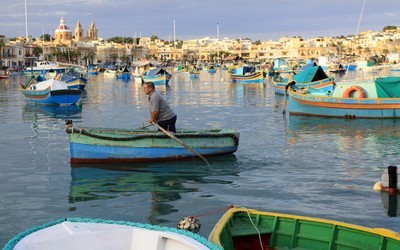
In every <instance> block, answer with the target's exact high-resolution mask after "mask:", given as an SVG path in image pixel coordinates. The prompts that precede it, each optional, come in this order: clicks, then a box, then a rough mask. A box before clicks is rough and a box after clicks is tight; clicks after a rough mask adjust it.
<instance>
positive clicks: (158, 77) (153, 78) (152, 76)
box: [142, 68, 172, 85]
mask: <svg viewBox="0 0 400 250" xmlns="http://www.w3.org/2000/svg"><path fill="white" fill-rule="evenodd" d="M171 77H172V75H171V74H170V73H168V72H167V71H166V70H165V69H163V68H157V69H152V70H148V71H146V72H144V73H143V75H142V79H143V81H144V82H153V83H154V85H168V83H169V80H171Z"/></svg>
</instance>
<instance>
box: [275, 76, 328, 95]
mask: <svg viewBox="0 0 400 250" xmlns="http://www.w3.org/2000/svg"><path fill="white" fill-rule="evenodd" d="M271 82H272V85H274V87H275V93H276V94H279V95H285V92H286V85H287V84H288V82H287V81H285V82H279V81H275V80H274V79H272V81H271ZM295 86H296V88H297V89H301V88H313V89H315V90H319V91H326V92H328V91H331V92H333V89H334V86H335V83H334V81H333V80H332V79H331V78H327V79H324V80H320V81H314V82H305V83H303V82H298V83H296V85H295Z"/></svg>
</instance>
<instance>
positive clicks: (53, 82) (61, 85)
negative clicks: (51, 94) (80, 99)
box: [34, 79, 68, 90]
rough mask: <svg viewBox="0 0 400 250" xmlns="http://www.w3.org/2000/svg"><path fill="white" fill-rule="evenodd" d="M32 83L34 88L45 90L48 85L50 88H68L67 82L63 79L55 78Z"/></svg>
mask: <svg viewBox="0 0 400 250" xmlns="http://www.w3.org/2000/svg"><path fill="white" fill-rule="evenodd" d="M34 85H35V89H36V90H45V89H47V88H48V87H50V89H51V90H60V89H68V87H67V84H66V83H65V82H64V81H58V80H56V79H50V80H46V81H43V82H39V83H36V84H34Z"/></svg>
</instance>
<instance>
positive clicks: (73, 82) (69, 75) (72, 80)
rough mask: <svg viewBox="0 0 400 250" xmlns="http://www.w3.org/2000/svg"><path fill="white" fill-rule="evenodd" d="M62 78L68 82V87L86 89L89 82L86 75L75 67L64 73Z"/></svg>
mask: <svg viewBox="0 0 400 250" xmlns="http://www.w3.org/2000/svg"><path fill="white" fill-rule="evenodd" d="M61 80H63V81H65V82H66V83H67V87H68V88H69V89H81V90H84V89H85V87H86V84H87V78H86V77H85V76H84V74H83V73H82V72H79V71H75V70H73V69H71V70H70V71H68V72H66V73H63V74H62V77H61Z"/></svg>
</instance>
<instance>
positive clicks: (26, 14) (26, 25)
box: [25, 0, 28, 40]
mask: <svg viewBox="0 0 400 250" xmlns="http://www.w3.org/2000/svg"><path fill="white" fill-rule="evenodd" d="M25 37H26V39H27V40H28V11H27V8H26V0H25Z"/></svg>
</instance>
